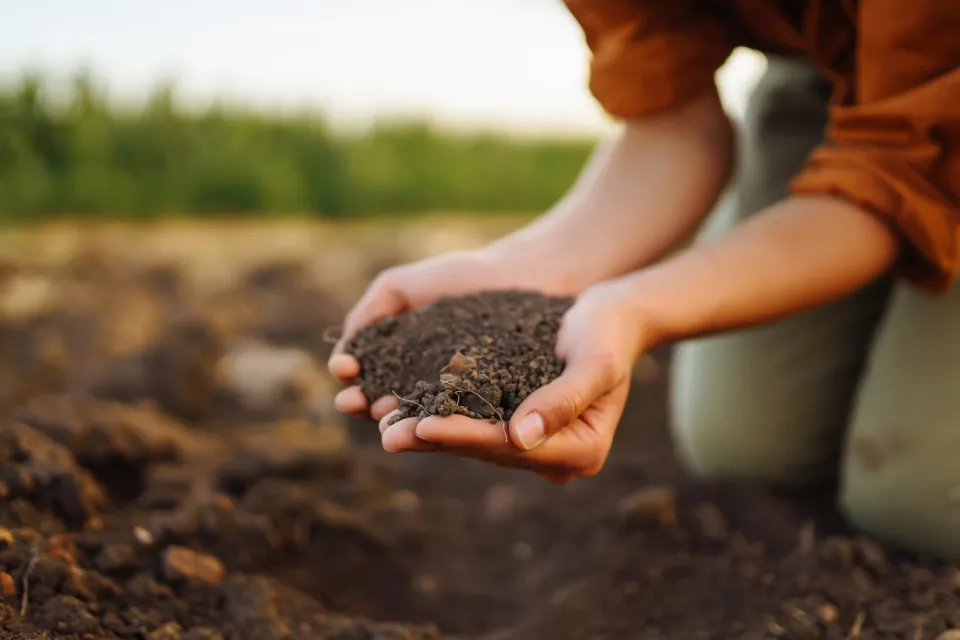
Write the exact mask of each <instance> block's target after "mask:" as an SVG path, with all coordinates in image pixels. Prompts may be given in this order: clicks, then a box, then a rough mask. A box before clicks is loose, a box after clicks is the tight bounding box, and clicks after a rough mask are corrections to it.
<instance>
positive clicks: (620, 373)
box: [380, 283, 647, 483]
mask: <svg viewBox="0 0 960 640" xmlns="http://www.w3.org/2000/svg"><path fill="white" fill-rule="evenodd" d="M637 315H638V314H637V313H635V312H633V311H632V310H631V309H630V308H629V306H628V302H627V296H626V295H625V292H624V291H622V287H621V286H620V285H618V284H616V283H610V284H605V285H599V286H596V287H594V288H592V289H589V290H588V291H587V292H585V293H584V294H583V295H581V296H580V297H579V298H578V299H577V301H576V303H575V304H574V305H573V306H572V307H571V308H570V310H569V311H568V312H567V313H566V315H565V316H564V318H563V322H562V325H561V327H560V332H559V334H558V337H557V348H556V350H557V355H558V356H560V357H561V358H562V359H563V360H564V361H565V363H566V366H565V368H564V371H563V374H562V375H561V376H560V377H559V378H557V379H556V380H554V381H553V382H552V383H550V384H548V385H546V386H544V387H542V388H540V389H538V390H537V391H535V392H533V393H532V394H530V396H528V397H527V398H526V400H524V402H523V403H522V404H521V405H520V406H519V407H518V408H517V411H516V412H515V413H514V415H513V416H512V418H511V419H510V424H509V425H508V434H509V441H505V438H504V433H503V426H502V425H497V424H492V423H490V422H484V421H480V420H474V419H471V418H467V417H464V416H450V417H429V418H424V419H419V418H407V419H404V420H400V421H399V422H396V423H394V424H392V425H388V422H389V420H390V417H391V415H392V414H388V415H386V416H384V417H383V418H382V419H381V421H380V431H381V434H382V441H383V447H384V449H386V450H387V451H393V452H399V451H443V452H446V453H450V454H453V455H458V456H464V457H468V458H475V459H479V460H484V461H487V462H491V463H494V464H498V465H501V466H507V467H519V468H526V469H531V470H533V471H536V472H537V473H539V474H540V475H542V476H544V477H546V478H548V479H549V480H552V481H554V482H558V483H564V482H568V481H569V480H571V479H573V478H575V477H588V476H592V475H596V474H597V473H599V471H600V470H601V469H602V468H603V465H604V463H605V462H606V459H607V455H608V453H609V451H610V446H611V444H612V443H613V436H614V432H615V430H616V427H617V424H618V423H619V421H620V417H621V415H622V413H623V408H624V405H625V404H626V401H627V394H628V391H629V387H630V375H631V372H632V370H633V365H634V362H635V360H636V358H637V356H638V355H639V354H640V353H641V351H642V350H644V349H645V348H646V346H647V345H646V343H645V338H646V336H645V331H644V327H643V322H642V319H641V318H638V317H637Z"/></svg>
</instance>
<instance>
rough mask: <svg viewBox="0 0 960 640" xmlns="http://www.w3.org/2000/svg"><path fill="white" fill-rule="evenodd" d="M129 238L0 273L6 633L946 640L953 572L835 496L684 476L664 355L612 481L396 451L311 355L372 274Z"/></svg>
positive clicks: (955, 608) (954, 602)
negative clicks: (347, 409)
mask: <svg viewBox="0 0 960 640" xmlns="http://www.w3.org/2000/svg"><path fill="white" fill-rule="evenodd" d="M118 244H119V245H121V246H123V245H125V244H126V245H127V246H129V243H123V242H121V243H118ZM332 246H333V245H331V247H332ZM127 251H128V252H129V250H128V249H127ZM331 251H333V249H331ZM286 253H291V252H286ZM137 254H138V255H137V256H133V257H131V256H129V255H127V254H126V253H124V252H123V251H113V250H108V249H105V248H102V247H98V248H96V249H95V250H91V251H88V252H86V253H77V252H75V251H74V252H70V253H69V256H68V257H63V256H60V257H58V258H57V259H56V260H50V261H39V260H31V259H29V258H24V257H15V258H11V259H8V260H7V261H6V262H5V265H4V267H3V268H0V291H2V292H3V295H0V307H2V309H0V527H2V528H0V637H2V638H11V639H21V638H22V639H28V638H29V639H43V638H74V639H76V638H114V637H119V638H143V639H147V638H149V639H152V640H161V639H167V638H171V639H172V638H187V639H189V640H200V639H216V638H223V639H234V638H236V639H246V638H250V639H251V640H254V639H256V640H270V639H271V638H337V639H352V638H358V639H359V638H398V639H399V638H440V637H458V638H486V639H487V640H492V639H498V640H499V639H501V638H522V639H540V638H542V639H544V640H547V639H557V640H566V639H569V640H583V639H592V638H597V639H601V638H602V639H606V638H650V639H655V638H671V639H674V638H675V639H696V638H717V639H737V638H758V639H761V638H795V639H808V638H809V639H813V638H828V639H832V638H836V639H847V638H850V639H854V638H860V639H871V640H878V639H894V638H896V639H901V638H902V639H906V640H935V639H938V638H940V637H941V636H942V634H943V633H944V632H945V631H947V630H948V629H951V628H953V627H955V626H960V600H958V595H960V572H958V569H957V567H956V566H954V565H949V564H942V563H937V562H936V561H934V560H930V559H923V558H911V557H908V556H906V555H904V554H901V553H899V552H897V551H895V550H892V549H888V548H886V547H883V546H882V545H878V544H875V543H872V542H870V541H867V540H864V539H861V538H859V537H857V536H856V535H853V534H851V533H850V532H847V531H845V530H844V528H843V525H842V523H841V522H840V520H839V518H838V517H837V515H836V512H835V511H834V509H833V507H832V491H831V488H830V487H825V488H824V489H823V490H822V491H818V492H814V493H806V494H803V495H787V494H782V493H778V492H776V491H773V490H770V489H768V488H766V487H760V486H749V485H742V484H728V485H718V484H704V483H698V482H693V481H691V480H690V479H688V478H686V477H685V476H684V474H683V472H682V470H681V469H680V468H679V467H678V466H677V464H676V461H675V458H674V456H673V447H672V443H671V441H670V437H669V433H668V430H667V428H666V424H667V410H666V402H665V400H666V382H667V379H668V374H669V366H670V354H669V350H663V351H661V352H658V353H656V354H654V356H655V358H656V360H657V362H658V364H659V371H658V374H657V375H656V376H654V377H652V378H650V379H640V378H638V380H637V382H636V383H635V388H634V389H633V392H632V394H631V399H630V402H629V404H628V407H627V411H626V413H625V415H624V419H623V421H622V424H621V426H620V429H619V431H618V434H617V439H616V442H615V444H614V449H613V454H612V455H611V458H610V461H609V463H608V465H607V467H606V469H605V470H604V472H603V473H601V474H600V475H599V476H598V477H596V478H593V479H590V480H583V481H577V482H574V483H572V484H570V485H566V486H562V487H561V486H554V485H551V484H549V483H547V482H545V481H543V480H541V479H539V478H538V477H536V476H533V475H532V474H529V473H524V472H519V471H509V470H504V469H499V468H495V467H490V466H487V465H483V464H480V463H473V462H468V461H463V460H459V459H453V458H447V457H443V456H441V455H437V454H410V455H389V454H386V453H384V452H382V450H381V449H380V447H379V434H378V432H377V429H376V425H374V424H369V423H361V422H356V421H348V422H346V423H343V422H340V421H339V419H338V418H337V416H335V415H334V414H332V413H331V412H330V411H329V401H330V398H331V397H332V394H333V393H335V391H336V386H335V385H333V384H332V383H331V381H330V380H329V379H328V377H327V376H326V375H325V372H324V371H323V368H322V365H321V364H320V363H322V362H323V361H324V360H325V358H326V355H327V352H328V350H329V344H328V342H327V340H326V339H325V335H326V333H327V330H328V329H329V328H330V327H331V326H335V325H337V324H338V323H339V322H340V318H341V317H342V314H343V312H344V309H345V304H346V303H347V302H348V301H349V299H350V298H351V296H355V295H357V294H359V290H351V291H350V292H343V291H331V290H330V289H329V287H328V283H329V282H330V281H332V280H336V279H337V278H335V277H332V276H330V275H329V274H327V275H326V276H318V275H317V269H316V263H314V262H310V261H309V260H306V259H304V260H301V259H300V258H297V259H293V258H289V259H284V260H277V259H272V260H270V261H264V262H261V263H259V264H252V265H244V266H240V265H239V263H232V264H231V265H230V268H229V270H228V271H229V273H228V274H226V275H223V276H222V277H219V278H213V277H212V276H211V275H210V274H211V272H212V271H211V270H212V267H211V266H210V265H205V266H204V267H203V269H201V271H202V273H203V274H205V275H204V276H203V277H200V276H198V275H197V273H196V271H197V269H198V268H199V267H198V266H197V264H193V263H190V264H186V263H184V261H182V260H168V261H166V262H164V261H159V260H158V261H153V262H148V261H145V260H144V258H143V255H144V254H145V251H144V250H139V249H138V251H137ZM338 255H340V254H338ZM378 257H382V254H380V255H379V256H378ZM391 260H392V258H383V259H382V260H380V262H379V263H378V264H377V266H376V267H373V266H370V265H367V267H366V268H368V269H369V270H371V271H375V269H376V268H379V267H380V266H383V264H385V263H389V262H390V261H391ZM354 271H355V269H351V273H354ZM334 275H335V274H334ZM369 275H370V274H367V275H366V276H365V277H369ZM354 278H355V279H356V280H361V278H358V277H357V276H356V274H355V273H354ZM943 637H945V638H952V637H953V636H950V635H947V636H943Z"/></svg>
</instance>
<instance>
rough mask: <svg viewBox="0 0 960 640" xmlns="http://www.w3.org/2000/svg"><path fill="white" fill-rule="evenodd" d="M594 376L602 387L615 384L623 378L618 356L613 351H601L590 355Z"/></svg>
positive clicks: (606, 387) (607, 387)
mask: <svg viewBox="0 0 960 640" xmlns="http://www.w3.org/2000/svg"><path fill="white" fill-rule="evenodd" d="M592 365H593V367H592V368H593V372H594V376H596V379H597V383H598V385H599V386H600V387H601V388H603V389H609V388H611V387H615V386H617V385H618V384H619V383H620V382H621V381H622V380H623V372H622V367H621V366H620V357H619V356H618V355H617V354H616V353H615V352H614V351H609V350H608V351H602V352H600V353H597V354H596V355H594V356H593V357H592Z"/></svg>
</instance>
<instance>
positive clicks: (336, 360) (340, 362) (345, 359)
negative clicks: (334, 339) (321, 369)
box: [327, 353, 360, 384]
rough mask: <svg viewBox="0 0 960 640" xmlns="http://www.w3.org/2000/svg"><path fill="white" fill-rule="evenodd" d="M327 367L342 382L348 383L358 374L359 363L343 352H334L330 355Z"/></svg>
mask: <svg viewBox="0 0 960 640" xmlns="http://www.w3.org/2000/svg"><path fill="white" fill-rule="evenodd" d="M327 368H328V369H329V370H330V373H331V374H332V375H333V376H334V377H335V378H337V379H338V380H340V381H341V382H343V383H344V384H349V383H350V382H351V381H352V380H353V379H354V378H356V377H357V376H358V375H360V363H359V362H357V359H356V358H354V357H353V356H351V355H347V354H345V353H335V354H333V355H332V356H330V360H329V361H328V362H327Z"/></svg>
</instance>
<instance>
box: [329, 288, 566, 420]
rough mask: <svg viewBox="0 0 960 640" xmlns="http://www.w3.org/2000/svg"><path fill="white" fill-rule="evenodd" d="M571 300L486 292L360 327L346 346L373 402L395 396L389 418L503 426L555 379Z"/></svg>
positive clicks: (362, 385) (559, 367)
mask: <svg viewBox="0 0 960 640" xmlns="http://www.w3.org/2000/svg"><path fill="white" fill-rule="evenodd" d="M571 303H572V300H570V299H568V298H554V297H547V296H543V295H541V294H538V293H530V292H522V291H505V292H482V293H478V294H473V295H468V296H464V297H461V298H443V299H441V300H439V301H437V302H436V303H434V304H432V305H430V306H427V307H424V308H421V309H417V310H415V311H412V312H409V313H405V314H402V315H400V316H398V317H396V318H387V319H384V320H381V321H380V322H377V323H375V324H373V325H371V326H369V327H366V328H364V329H361V330H360V331H359V332H358V333H357V335H356V336H354V337H353V338H352V339H351V340H350V341H349V342H348V343H347V345H346V349H345V350H346V352H347V353H350V354H352V355H354V356H355V357H356V358H357V360H358V361H359V362H360V377H359V380H358V383H359V385H360V388H361V389H362V390H363V392H364V394H365V395H366V396H367V398H368V399H369V400H371V401H372V400H376V399H377V398H380V397H382V396H389V395H390V394H395V395H397V396H399V397H401V398H402V399H401V402H400V410H399V412H398V414H397V415H396V416H394V417H393V418H392V421H393V422H395V421H398V420H401V419H403V418H410V417H417V416H419V417H421V418H424V417H427V416H428V415H435V416H436V415H439V416H449V415H453V414H459V415H464V416H468V417H470V418H478V419H483V420H493V421H498V422H503V421H506V420H509V419H510V417H511V416H512V415H513V412H514V411H515V410H516V409H517V407H519V406H520V403H521V402H523V400H524V399H525V398H526V397H527V396H529V395H530V394H531V393H533V392H534V391H535V390H536V389H538V388H540V387H542V386H544V385H546V384H548V383H550V382H552V381H553V380H555V379H556V378H557V377H558V376H559V375H560V373H561V372H562V371H563V363H562V362H561V361H560V359H559V358H558V357H557V355H556V354H555V353H554V346H555V344H556V341H557V332H558V331H559V329H560V320H561V319H562V317H563V314H564V313H565V312H566V310H567V309H568V308H569V307H570V304H571Z"/></svg>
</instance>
